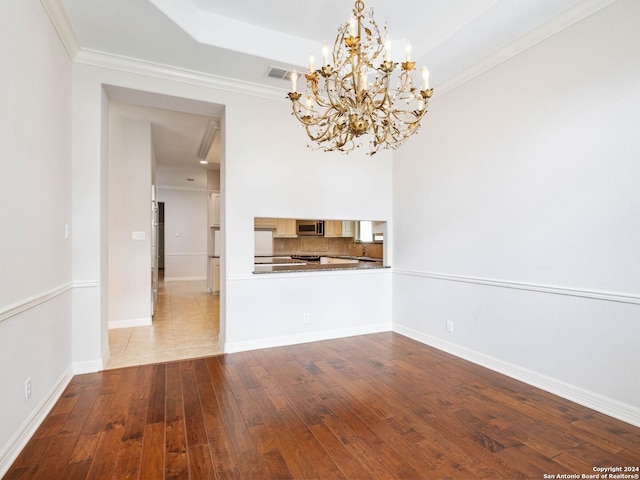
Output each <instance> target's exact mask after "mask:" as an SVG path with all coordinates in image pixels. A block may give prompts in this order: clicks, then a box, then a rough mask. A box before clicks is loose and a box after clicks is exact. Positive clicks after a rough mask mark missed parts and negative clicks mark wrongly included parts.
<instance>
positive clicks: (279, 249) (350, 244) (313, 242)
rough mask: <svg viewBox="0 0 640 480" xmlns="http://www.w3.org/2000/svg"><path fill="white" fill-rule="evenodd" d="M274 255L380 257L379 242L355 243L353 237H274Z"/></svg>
mask: <svg viewBox="0 0 640 480" xmlns="http://www.w3.org/2000/svg"><path fill="white" fill-rule="evenodd" d="M273 254H274V255H304V254H307V255H353V256H366V257H373V258H380V259H381V258H382V255H383V245H382V244H381V243H366V244H365V243H355V242H354V240H353V238H329V237H298V238H274V239H273Z"/></svg>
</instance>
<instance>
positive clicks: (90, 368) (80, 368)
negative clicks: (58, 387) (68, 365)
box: [73, 358, 106, 375]
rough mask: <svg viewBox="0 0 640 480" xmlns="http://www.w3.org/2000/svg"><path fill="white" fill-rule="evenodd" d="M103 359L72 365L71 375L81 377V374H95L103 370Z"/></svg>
mask: <svg viewBox="0 0 640 480" xmlns="http://www.w3.org/2000/svg"><path fill="white" fill-rule="evenodd" d="M104 365H106V363H104V359H102V358H99V359H96V360H87V361H84V362H74V363H73V374H74V375H81V374H83V373H95V372H99V371H101V370H103V369H104Z"/></svg>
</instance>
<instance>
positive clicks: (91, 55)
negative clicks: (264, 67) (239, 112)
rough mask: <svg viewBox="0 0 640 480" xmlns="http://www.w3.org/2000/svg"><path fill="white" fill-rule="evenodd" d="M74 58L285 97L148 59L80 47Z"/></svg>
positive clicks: (229, 89) (225, 88)
mask: <svg viewBox="0 0 640 480" xmlns="http://www.w3.org/2000/svg"><path fill="white" fill-rule="evenodd" d="M74 61H75V62H76V63H80V64H84V65H92V66H95V67H103V68H110V69H113V70H119V71H122V72H128V73H135V74H139V75H145V76H150V77H155V78H159V79H163V80H171V81H174V82H182V83H188V84H190V85H197V86H202V87H208V88H215V89H218V90H223V91H225V92H230V93H238V94H242V95H251V96H254V97H261V98H267V99H269V100H281V101H283V102H284V101H285V100H286V91H285V90H283V89H280V88H275V87H269V86H266V85H260V84H258V83H253V82H247V81H245V80H238V79H235V78H229V77H223V76H221V75H214V74H212V73H204V72H200V71H197V70H190V69H186V68H181V67H176V66H174V65H167V64H162V63H155V62H150V61H147V60H141V59H138V58H132V57H127V56H124V55H116V54H112V53H105V52H100V51H96V50H90V49H85V48H81V49H80V51H79V52H78V53H77V55H76V56H75V58H74Z"/></svg>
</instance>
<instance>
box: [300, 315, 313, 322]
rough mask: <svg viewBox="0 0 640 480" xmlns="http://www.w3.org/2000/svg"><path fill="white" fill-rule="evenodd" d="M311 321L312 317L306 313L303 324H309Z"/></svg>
mask: <svg viewBox="0 0 640 480" xmlns="http://www.w3.org/2000/svg"><path fill="white" fill-rule="evenodd" d="M310 321H311V315H309V314H308V313H305V314H304V315H302V323H309V322H310Z"/></svg>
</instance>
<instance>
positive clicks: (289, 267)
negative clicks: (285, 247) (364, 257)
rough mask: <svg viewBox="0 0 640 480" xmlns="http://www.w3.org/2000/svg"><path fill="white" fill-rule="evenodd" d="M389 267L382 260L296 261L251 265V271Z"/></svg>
mask: <svg viewBox="0 0 640 480" xmlns="http://www.w3.org/2000/svg"><path fill="white" fill-rule="evenodd" d="M380 268H389V267H388V266H384V265H383V264H382V262H370V261H368V262H358V263H325V264H320V263H297V264H295V263H294V264H291V265H281V264H280V265H269V264H261V265H255V266H254V267H253V273H294V272H324V271H328V270H372V269H380Z"/></svg>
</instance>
